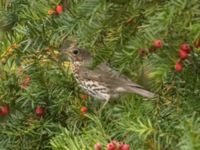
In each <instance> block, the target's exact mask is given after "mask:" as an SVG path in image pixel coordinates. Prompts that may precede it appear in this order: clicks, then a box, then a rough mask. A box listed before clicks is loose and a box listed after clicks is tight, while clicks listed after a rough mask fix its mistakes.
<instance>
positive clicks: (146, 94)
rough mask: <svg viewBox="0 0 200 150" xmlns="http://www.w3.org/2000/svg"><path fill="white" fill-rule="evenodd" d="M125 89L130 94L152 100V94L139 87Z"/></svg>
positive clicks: (132, 86) (153, 95)
mask: <svg viewBox="0 0 200 150" xmlns="http://www.w3.org/2000/svg"><path fill="white" fill-rule="evenodd" d="M126 89H127V91H128V92H130V93H136V94H138V95H141V96H143V97H147V98H154V97H155V94H154V93H152V92H150V91H147V90H145V89H143V88H142V87H140V86H135V85H128V86H127V87H126Z"/></svg>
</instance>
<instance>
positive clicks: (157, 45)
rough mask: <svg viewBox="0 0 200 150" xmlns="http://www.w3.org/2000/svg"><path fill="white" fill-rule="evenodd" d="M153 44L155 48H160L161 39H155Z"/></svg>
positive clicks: (161, 45) (161, 44)
mask: <svg viewBox="0 0 200 150" xmlns="http://www.w3.org/2000/svg"><path fill="white" fill-rule="evenodd" d="M153 46H154V47H155V48H162V47H163V41H162V40H155V41H153Z"/></svg>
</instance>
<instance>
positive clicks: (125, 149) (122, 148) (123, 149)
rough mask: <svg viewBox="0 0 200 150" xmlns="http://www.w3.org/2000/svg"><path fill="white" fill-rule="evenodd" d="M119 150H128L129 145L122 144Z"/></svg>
mask: <svg viewBox="0 0 200 150" xmlns="http://www.w3.org/2000/svg"><path fill="white" fill-rule="evenodd" d="M120 150H130V145H128V144H123V145H122V146H121V148H120Z"/></svg>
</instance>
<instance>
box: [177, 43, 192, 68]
mask: <svg viewBox="0 0 200 150" xmlns="http://www.w3.org/2000/svg"><path fill="white" fill-rule="evenodd" d="M191 50H192V49H191V47H190V45H189V44H187V43H183V44H181V45H180V50H179V60H178V61H177V62H176V64H175V70H176V71H177V72H181V71H182V70H183V61H184V60H185V59H187V58H188V55H189V54H190V52H191Z"/></svg>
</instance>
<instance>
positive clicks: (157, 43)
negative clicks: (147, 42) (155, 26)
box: [139, 39, 164, 56]
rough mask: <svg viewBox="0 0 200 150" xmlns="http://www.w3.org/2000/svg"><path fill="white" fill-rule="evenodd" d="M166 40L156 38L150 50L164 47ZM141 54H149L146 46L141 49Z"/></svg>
mask: <svg viewBox="0 0 200 150" xmlns="http://www.w3.org/2000/svg"><path fill="white" fill-rule="evenodd" d="M163 46H164V42H163V41H162V40H161V39H156V40H154V41H153V43H152V46H151V47H150V48H149V49H148V51H149V52H150V53H151V52H154V51H155V50H156V49H160V48H163ZM139 53H140V56H146V55H147V54H148V52H147V51H145V49H144V48H141V49H139Z"/></svg>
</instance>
